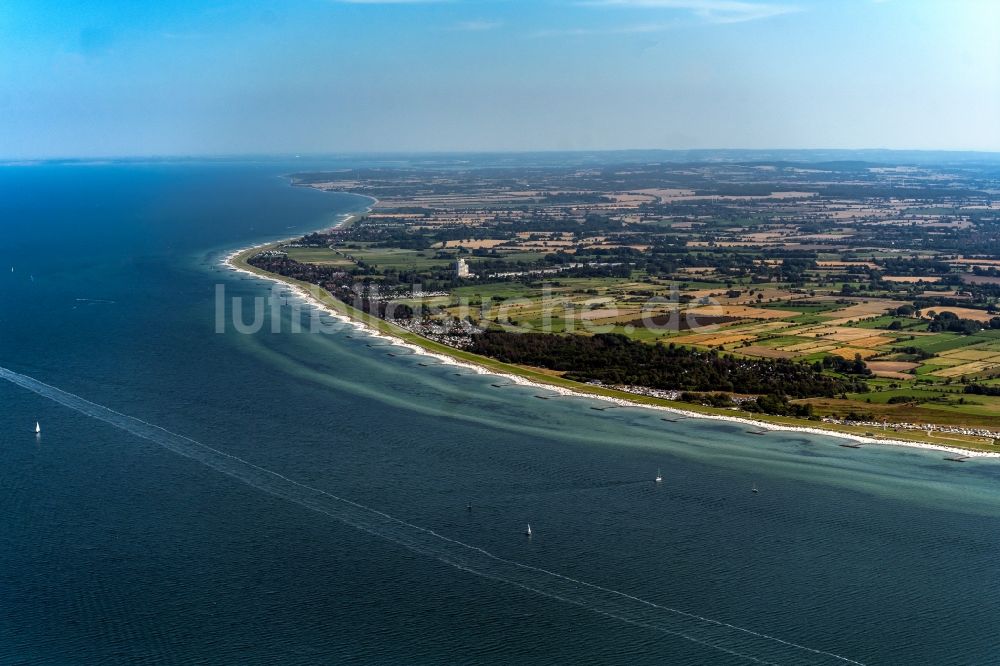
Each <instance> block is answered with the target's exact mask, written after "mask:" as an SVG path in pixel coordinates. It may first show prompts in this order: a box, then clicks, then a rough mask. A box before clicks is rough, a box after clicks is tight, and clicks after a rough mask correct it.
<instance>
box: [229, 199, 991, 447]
mask: <svg viewBox="0 0 1000 666" xmlns="http://www.w3.org/2000/svg"><path fill="white" fill-rule="evenodd" d="M350 221H351V218H347V219H346V220H345V221H344V223H343V224H349V223H350ZM280 245H281V242H277V243H267V244H264V245H258V246H254V247H249V248H244V249H241V250H237V251H235V252H233V253H231V254H229V255H228V256H227V257H226V258H225V261H224V263H225V265H226V266H228V267H229V268H231V269H233V270H236V271H239V272H243V273H248V274H251V275H254V276H257V277H261V278H265V279H268V280H273V281H275V282H279V283H282V284H285V285H288V286H289V287H291V288H292V289H293V290H294V291H295V292H296V293H298V295H300V296H301V297H303V298H305V299H307V300H308V301H310V302H312V303H313V304H314V305H316V306H318V307H320V308H322V309H324V310H326V311H327V312H328V313H330V314H331V315H336V316H339V317H342V318H347V319H349V320H350V321H351V322H353V323H354V324H355V325H357V326H359V327H362V328H364V329H365V330H366V331H367V332H368V333H370V334H372V335H376V336H378V337H382V338H385V339H388V340H389V341H390V342H392V343H394V344H398V345H400V346H403V347H407V348H410V349H412V350H413V351H414V352H417V353H423V354H426V355H428V356H432V357H435V358H437V359H438V360H440V361H442V362H444V363H450V364H453V365H456V366H462V367H465V368H468V369H471V370H474V371H476V372H486V373H490V374H495V375H498V376H501V377H504V378H506V379H508V380H510V381H512V382H516V383H519V384H523V385H530V386H535V387H537V388H539V389H547V390H550V391H553V392H556V393H559V394H561V395H580V396H587V397H592V398H597V399H601V400H606V401H610V402H612V403H614V404H616V405H618V406H638V407H649V408H654V409H660V410H664V411H669V412H670V413H672V414H676V415H679V416H685V417H689V418H707V419H717V420H725V421H731V422H734V423H741V424H745V425H748V426H752V427H757V428H761V429H765V430H786V431H794V432H803V433H809V434H815V435H829V436H835V437H840V438H844V439H846V440H849V441H850V442H851V443H852V444H858V445H869V444H882V445H892V446H909V447H913V448H921V449H930V450H936V451H941V452H944V453H948V454H951V455H950V456H949V457H954V458H958V459H961V458H964V457H969V458H973V457H1000V450H998V447H996V446H995V445H994V444H993V443H992V442H991V441H989V440H987V439H986V438H983V437H976V436H972V435H968V436H966V435H959V434H955V433H932V432H923V431H902V432H900V431H893V432H892V434H891V437H890V436H889V434H888V432H886V435H885V436H880V435H878V434H877V433H873V432H872V430H871V429H870V428H864V427H855V426H846V425H839V424H832V423H825V422H816V421H809V420H804V419H796V418H791V417H785V416H771V415H763V414H753V415H752V416H751V415H749V414H740V415H739V416H735V415H734V410H732V409H721V408H713V407H709V406H704V405H694V404H688V403H684V405H683V407H679V406H678V403H677V402H676V401H671V400H665V399H662V398H656V397H651V396H644V395H638V394H635V393H630V392H626V391H620V390H616V389H612V388H608V387H603V386H595V385H592V384H584V383H581V382H575V381H571V380H568V379H564V378H562V377H559V376H557V375H552V374H548V373H545V372H542V371H540V370H537V369H533V368H530V367H524V366H519V365H512V364H509V363H503V362H500V361H497V360H494V359H491V358H487V357H485V356H480V355H477V354H472V353H469V352H467V351H463V350H461V349H455V348H453V347H449V346H447V345H443V344H440V343H438V342H435V341H433V340H429V339H427V338H424V337H422V336H419V335H416V334H415V333H412V332H411V331H408V330H406V329H403V328H400V327H399V326H396V325H394V324H392V323H391V322H388V321H385V320H384V319H380V318H378V317H375V316H373V315H370V314H368V313H365V312H362V311H361V310H359V309H357V308H354V307H352V306H351V305H349V304H347V303H344V302H343V301H341V300H339V299H336V298H334V297H333V295H332V294H330V293H329V292H327V291H326V290H324V289H322V288H320V287H319V286H317V285H315V284H310V283H308V282H303V281H300V280H295V279H292V278H288V277H286V276H283V275H278V274H276V273H271V272H267V271H263V270H261V269H259V268H257V267H255V266H252V265H251V264H250V263H249V262H248V260H249V259H250V257H252V256H254V255H256V254H258V253H260V252H264V251H267V250H273V249H277V248H278V247H279V246H280Z"/></svg>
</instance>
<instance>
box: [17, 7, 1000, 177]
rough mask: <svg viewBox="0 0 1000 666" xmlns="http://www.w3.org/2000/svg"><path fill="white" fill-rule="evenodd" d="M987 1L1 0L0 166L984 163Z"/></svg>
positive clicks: (997, 28)
mask: <svg viewBox="0 0 1000 666" xmlns="http://www.w3.org/2000/svg"><path fill="white" fill-rule="evenodd" d="M998 35H1000V0H996V1H994V0H940V1H931V0H887V1H881V2H876V1H873V0H821V1H811V0H773V1H772V0H768V1H767V2H757V1H756V0H464V1H463V0H450V1H449V0H439V1H423V0H396V1H387V0H352V1H346V0H281V1H279V0H274V1H257V0H233V1H216V2H211V1H202V2H198V1H195V0H191V1H188V2H184V1H174V0H157V1H155V2H141V1H134V0H124V1H120V2H118V1H104V2H102V1H100V0H88V1H79V2H76V1H74V0H55V1H50V0H4V1H3V2H0V157H2V158H20V157H46V156H65V157H71V156H118V155H121V156H124V155H158V154H164V155H178V154H232V153H289V152H302V153H305V152H345V151H395V150H407V151H408V150H443V151H451V150H535V149H602V148H810V147H824V148H827V147H828V148H927V149H938V148H940V149H969V150H992V151H997V150H1000V37H998Z"/></svg>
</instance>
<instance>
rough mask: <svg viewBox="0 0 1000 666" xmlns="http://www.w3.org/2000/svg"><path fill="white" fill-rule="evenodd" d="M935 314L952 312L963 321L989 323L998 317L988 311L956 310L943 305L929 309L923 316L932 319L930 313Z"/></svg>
mask: <svg viewBox="0 0 1000 666" xmlns="http://www.w3.org/2000/svg"><path fill="white" fill-rule="evenodd" d="M931 312H934V313H937V314H941V313H942V312H951V313H952V314H954V315H955V316H957V317H960V318H961V319H974V320H975V321H989V320H990V319H993V317H996V316H997V315H994V314H990V313H989V312H987V311H986V310H973V309H972V308H956V307H952V306H950V305H942V306H940V307H935V308H927V309H926V310H924V311H923V313H922V315H923V318H924V319H930V318H931V316H930V313H931Z"/></svg>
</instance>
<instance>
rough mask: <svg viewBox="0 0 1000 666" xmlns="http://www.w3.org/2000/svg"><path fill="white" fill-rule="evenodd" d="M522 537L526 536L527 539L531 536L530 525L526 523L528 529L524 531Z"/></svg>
mask: <svg viewBox="0 0 1000 666" xmlns="http://www.w3.org/2000/svg"><path fill="white" fill-rule="evenodd" d="M524 536H527V537H530V536H531V523H528V529H526V530H525V531H524Z"/></svg>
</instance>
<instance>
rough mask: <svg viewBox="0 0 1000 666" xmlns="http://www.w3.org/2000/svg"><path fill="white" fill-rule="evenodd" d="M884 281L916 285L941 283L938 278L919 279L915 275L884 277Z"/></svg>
mask: <svg viewBox="0 0 1000 666" xmlns="http://www.w3.org/2000/svg"><path fill="white" fill-rule="evenodd" d="M882 279H883V280H885V281H886V282H899V283H903V284H916V283H918V282H940V281H941V278H940V277H937V276H927V277H917V276H914V275H884V276H882Z"/></svg>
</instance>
